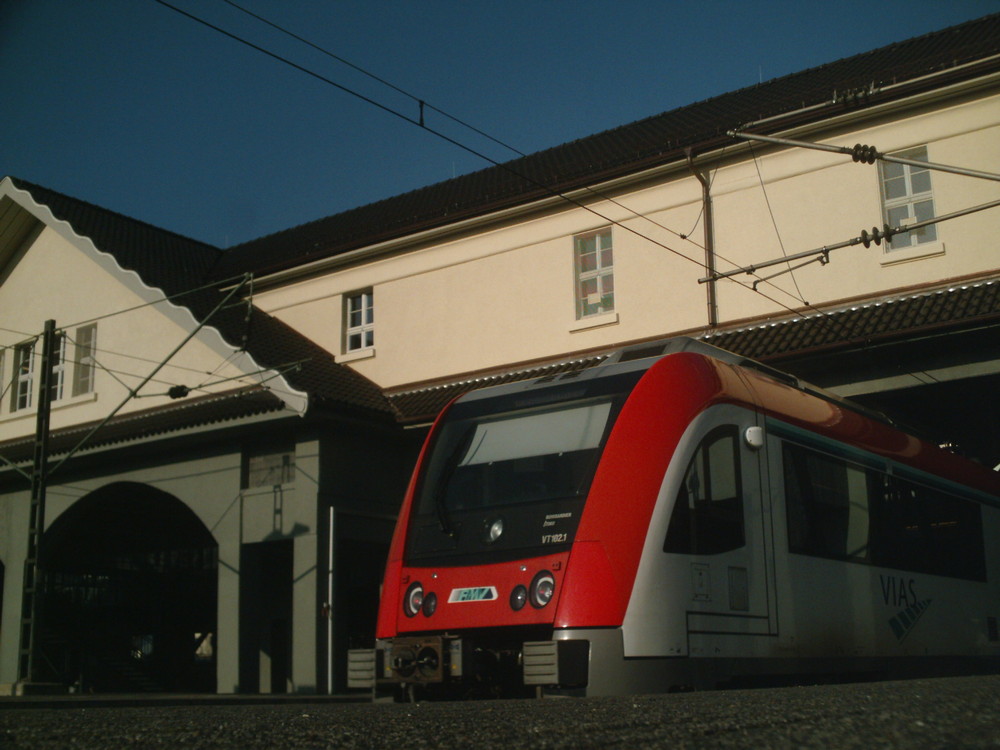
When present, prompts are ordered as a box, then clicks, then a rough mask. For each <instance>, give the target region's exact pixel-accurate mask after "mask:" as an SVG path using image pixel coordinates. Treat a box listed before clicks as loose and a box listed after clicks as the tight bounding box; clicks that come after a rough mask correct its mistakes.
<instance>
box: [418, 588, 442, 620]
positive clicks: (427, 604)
mask: <svg viewBox="0 0 1000 750" xmlns="http://www.w3.org/2000/svg"><path fill="white" fill-rule="evenodd" d="M437 606H438V598H437V594H435V593H434V592H433V591H432V592H430V593H429V594H427V596H425V597H424V603H423V605H421V607H420V610H421V611H422V612H423V613H424V617H430V616H431V615H433V614H434V612H436V611H437Z"/></svg>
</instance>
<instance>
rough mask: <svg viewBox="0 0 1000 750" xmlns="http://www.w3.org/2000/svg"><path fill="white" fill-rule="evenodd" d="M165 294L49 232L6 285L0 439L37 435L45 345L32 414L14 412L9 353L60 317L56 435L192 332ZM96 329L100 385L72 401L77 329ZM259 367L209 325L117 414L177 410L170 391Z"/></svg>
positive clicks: (94, 413) (237, 378) (244, 379)
mask: <svg viewBox="0 0 1000 750" xmlns="http://www.w3.org/2000/svg"><path fill="white" fill-rule="evenodd" d="M80 242H81V243H86V242H89V241H88V240H85V239H80ZM163 297H164V295H163V293H162V292H161V291H160V290H157V289H151V288H149V287H146V286H145V285H143V284H142V282H141V281H140V280H139V279H138V277H137V276H136V275H135V274H134V273H132V272H128V271H122V270H121V269H120V268H119V267H118V266H117V264H116V263H115V262H114V260H113V259H112V258H111V257H110V256H108V255H106V254H103V253H98V252H96V251H93V250H90V251H88V250H87V249H85V248H84V249H81V247H79V246H78V245H77V244H74V243H73V242H71V241H70V240H69V239H67V238H66V237H64V236H63V235H62V234H61V233H60V232H57V231H56V230H55V229H53V228H51V227H45V228H43V229H42V231H41V233H40V234H38V235H37V237H36V238H35V239H34V241H33V242H32V243H31V245H30V247H28V248H27V250H26V252H23V253H22V254H21V256H20V258H19V259H16V260H15V261H14V265H13V266H12V267H10V268H8V269H5V272H4V274H3V278H2V284H0V321H2V323H0V352H3V353H2V354H0V357H2V365H3V367H2V369H3V372H2V373H0V375H2V377H0V380H2V382H3V389H2V397H0V437H2V438H3V439H10V438H15V437H19V436H23V435H29V434H32V433H33V432H34V430H35V413H36V409H35V407H36V405H37V403H38V394H37V386H38V378H39V371H40V362H39V355H40V351H41V345H40V343H39V344H36V349H35V355H36V356H35V374H34V393H33V394H32V405H31V407H29V408H26V409H15V408H14V405H13V402H12V398H13V395H12V390H13V386H12V384H11V380H12V378H13V376H14V368H15V352H14V349H13V348H11V347H15V346H17V345H18V344H21V343H23V342H26V341H29V340H31V339H32V338H34V337H36V336H38V335H39V334H40V333H41V332H42V330H43V328H44V325H45V321H46V320H48V319H52V320H55V322H56V326H57V329H58V330H64V331H65V333H66V335H67V340H66V348H65V362H64V374H63V389H62V391H63V395H62V397H61V398H60V399H58V400H56V401H53V403H52V413H51V426H52V428H53V429H59V428H61V427H66V426H69V425H72V424H80V423H84V422H88V421H91V420H100V419H103V418H104V417H106V416H107V415H108V414H109V412H110V411H111V410H112V409H113V408H114V407H116V406H118V405H119V404H120V403H121V402H122V401H124V400H125V399H126V396H127V395H128V393H129V390H130V389H134V388H136V387H137V386H139V384H140V383H141V382H142V380H143V379H144V378H145V377H147V376H148V375H149V374H150V373H151V372H153V370H154V368H155V367H156V366H157V364H159V363H160V362H161V361H162V360H163V359H164V358H165V357H167V355H169V354H170V352H171V351H172V350H174V349H175V348H176V347H177V346H178V345H180V344H181V342H183V341H184V339H185V337H186V336H187V335H188V334H189V333H190V332H191V331H192V330H194V328H195V325H196V322H195V320H194V317H193V316H192V315H191V313H190V312H188V311H187V310H186V309H183V308H180V307H178V306H177V305H174V304H172V303H170V302H166V301H163ZM150 303H152V304H150ZM90 322H96V326H97V329H96V333H97V336H96V347H97V351H96V355H95V358H96V361H97V365H96V370H95V382H94V388H93V391H92V392H90V393H85V394H83V395H79V396H73V395H72V391H73V388H72V385H73V367H74V363H73V359H74V356H75V355H74V349H75V339H76V336H77V332H78V330H79V328H80V326H81V325H84V324H88V323H90ZM259 370H260V368H259V366H258V365H256V364H255V363H254V362H253V361H252V359H251V358H250V357H248V356H247V355H246V354H245V353H238V352H235V351H234V349H233V347H232V346H230V345H228V344H226V343H225V342H224V341H223V339H222V338H221V336H219V334H218V332H217V331H215V330H214V329H212V328H210V327H206V328H204V329H203V330H202V331H201V332H199V334H198V335H196V336H195V337H194V338H193V339H192V340H191V341H189V342H188V343H186V344H185V345H184V346H183V347H182V348H181V349H180V350H179V351H178V352H177V353H176V355H174V357H172V358H171V359H170V361H169V363H168V364H167V365H166V366H165V367H164V368H163V369H162V370H160V371H159V373H158V374H157V375H156V376H155V377H154V379H153V380H152V381H151V382H149V383H148V384H147V385H146V386H144V387H143V388H142V390H141V391H140V394H139V395H140V397H139V398H134V399H131V400H130V401H128V403H126V404H125V405H124V407H123V408H122V410H121V412H120V413H128V412H131V411H136V410H140V409H148V408H151V407H154V406H162V405H164V404H167V403H171V399H170V398H169V397H168V396H167V395H166V392H167V389H168V388H170V387H171V386H173V385H185V386H188V387H189V388H191V389H192V393H191V395H192V396H198V395H205V394H209V393H212V392H219V391H226V390H231V389H233V388H236V387H238V386H239V385H251V384H254V383H258V382H261V380H263V379H264V378H265V377H266V375H261V374H260V373H259ZM269 384H270V385H273V386H274V388H275V389H276V392H279V393H280V395H282V397H284V398H286V399H288V400H289V401H294V400H295V394H292V393H290V392H287V388H285V389H284V391H283V390H282V389H283V384H282V383H281V381H280V380H272V381H270V383H269ZM174 403H176V402H174Z"/></svg>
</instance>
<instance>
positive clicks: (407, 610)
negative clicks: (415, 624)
mask: <svg viewBox="0 0 1000 750" xmlns="http://www.w3.org/2000/svg"><path fill="white" fill-rule="evenodd" d="M423 606H424V587H423V584H421V583H420V582H419V581H414V582H413V583H411V584H410V587H409V588H408V589H407V590H406V595H405V596H404V597H403V614H405V615H406V616H407V617H416V616H417V612H419V611H420V608H421V607H423Z"/></svg>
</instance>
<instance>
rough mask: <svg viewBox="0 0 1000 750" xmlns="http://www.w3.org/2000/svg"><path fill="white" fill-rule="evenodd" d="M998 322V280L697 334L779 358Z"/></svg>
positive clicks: (754, 355) (757, 354)
mask: <svg viewBox="0 0 1000 750" xmlns="http://www.w3.org/2000/svg"><path fill="white" fill-rule="evenodd" d="M997 320H1000V280H996V279H994V280H990V281H982V282H979V283H971V284H964V285H959V286H954V287H949V288H946V289H938V290H935V291H932V292H924V293H921V294H913V295H908V296H904V297H896V298H887V299H882V300H879V301H874V302H866V303H862V304H857V305H853V306H850V307H845V308H842V309H839V310H833V311H829V312H822V313H817V314H814V315H809V316H804V317H799V318H791V319H786V320H781V321H775V322H772V323H765V324H761V325H754V326H748V327H746V328H741V329H737V330H732V331H724V332H721V333H717V334H710V335H706V336H702V337H701V338H702V339H703V340H704V341H707V342H708V343H710V344H712V345H714V346H718V347H720V348H722V349H728V350H729V351H731V352H735V353H736V354H742V355H743V356H745V357H750V358H751V359H758V360H761V361H770V362H778V361H780V360H781V359H783V358H786V357H789V356H792V355H795V356H801V355H803V354H806V353H810V352H816V351H823V350H827V349H831V348H845V347H852V346H857V345H864V344H872V343H877V342H880V341H885V340H891V339H895V338H899V337H900V336H901V335H903V334H912V333H914V332H917V331H924V330H947V329H949V328H964V327H968V326H970V325H975V324H980V323H985V322H989V321H997Z"/></svg>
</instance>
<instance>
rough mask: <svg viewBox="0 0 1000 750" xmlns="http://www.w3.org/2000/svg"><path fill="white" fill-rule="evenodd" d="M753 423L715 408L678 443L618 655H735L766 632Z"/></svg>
mask: <svg viewBox="0 0 1000 750" xmlns="http://www.w3.org/2000/svg"><path fill="white" fill-rule="evenodd" d="M757 419H758V418H757V415H756V414H755V413H754V412H753V411H752V410H750V409H745V408H739V407H736V406H728V405H721V406H716V407H713V408H711V409H709V410H707V411H706V412H704V413H703V414H702V415H701V416H700V417H699V418H698V419H697V420H695V421H694V422H693V423H692V424H691V425H690V427H689V428H688V430H687V431H686V432H685V435H684V437H683V438H682V440H681V442H680V443H679V444H678V446H677V449H676V451H675V458H674V460H672V461H671V463H670V467H669V468H668V470H667V473H666V475H665V477H664V482H663V486H662V488H661V491H660V497H659V500H658V502H657V505H656V510H655V511H654V515H653V518H652V519H651V523H650V531H649V536H648V538H647V540H646V545H645V548H644V551H643V558H642V562H641V563H640V570H639V574H638V575H637V577H636V587H635V589H634V590H633V595H632V599H631V601H630V604H629V608H628V611H627V613H626V621H625V628H624V639H625V649H626V655H628V656H722V655H738V654H741V653H743V651H744V650H745V648H746V647H747V643H746V637H747V636H769V635H771V634H772V633H774V632H776V618H775V611H774V610H775V607H774V591H773V585H774V584H773V541H772V533H771V523H770V504H769V502H768V499H767V492H766V491H765V490H766V488H765V486H764V482H765V474H764V469H765V468H766V465H767V464H766V457H765V456H764V455H763V454H764V451H765V446H764V440H763V434H762V432H761V428H760V426H759V425H758V424H757ZM727 652H728V653H727Z"/></svg>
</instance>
